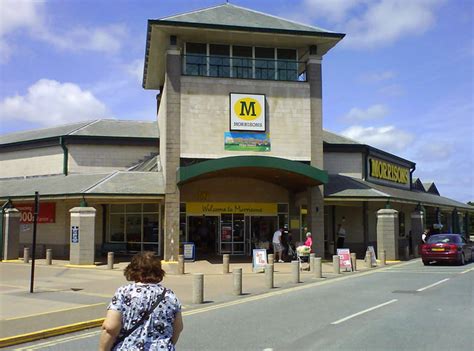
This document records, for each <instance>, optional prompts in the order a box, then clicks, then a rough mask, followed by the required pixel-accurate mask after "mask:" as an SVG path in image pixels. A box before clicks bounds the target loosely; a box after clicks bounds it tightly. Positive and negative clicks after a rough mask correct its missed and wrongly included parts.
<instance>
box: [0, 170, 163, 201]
mask: <svg viewBox="0 0 474 351" xmlns="http://www.w3.org/2000/svg"><path fill="white" fill-rule="evenodd" d="M35 191H38V192H39V194H40V196H44V197H54V196H73V195H83V194H89V195H92V194H95V195H110V196H114V195H137V196H138V195H163V194H164V181H163V175H162V173H160V172H126V171H116V172H112V173H102V174H71V175H68V176H64V175H55V176H44V177H29V178H10V179H4V180H0V198H2V199H6V198H8V197H12V198H15V197H32V196H34V193H35Z"/></svg>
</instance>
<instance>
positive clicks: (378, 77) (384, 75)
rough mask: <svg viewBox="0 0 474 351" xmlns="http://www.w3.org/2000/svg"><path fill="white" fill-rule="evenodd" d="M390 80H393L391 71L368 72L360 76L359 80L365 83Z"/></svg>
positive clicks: (393, 74)
mask: <svg viewBox="0 0 474 351" xmlns="http://www.w3.org/2000/svg"><path fill="white" fill-rule="evenodd" d="M392 78H395V72H393V71H383V72H370V73H365V74H362V75H361V76H360V80H361V81H363V82H367V83H378V82H383V81H386V80H391V79H392Z"/></svg>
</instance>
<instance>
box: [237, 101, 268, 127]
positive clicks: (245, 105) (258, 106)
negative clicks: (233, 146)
mask: <svg viewBox="0 0 474 351" xmlns="http://www.w3.org/2000/svg"><path fill="white" fill-rule="evenodd" d="M229 110H230V111H229V112H230V130H231V131H236V130H237V131H247V132H264V131H265V130H266V127H265V95H254V94H235V93H231V94H230V108H229Z"/></svg>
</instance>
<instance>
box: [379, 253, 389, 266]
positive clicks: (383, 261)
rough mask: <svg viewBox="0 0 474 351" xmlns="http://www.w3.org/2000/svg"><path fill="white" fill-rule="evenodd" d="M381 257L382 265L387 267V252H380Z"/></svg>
mask: <svg viewBox="0 0 474 351" xmlns="http://www.w3.org/2000/svg"><path fill="white" fill-rule="evenodd" d="M379 256H380V265H381V266H385V265H386V264H387V261H386V259H385V250H382V251H380V253H379Z"/></svg>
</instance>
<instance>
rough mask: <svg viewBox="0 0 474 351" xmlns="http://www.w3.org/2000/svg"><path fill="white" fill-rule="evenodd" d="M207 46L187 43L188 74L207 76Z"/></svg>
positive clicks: (186, 67)
mask: <svg viewBox="0 0 474 351" xmlns="http://www.w3.org/2000/svg"><path fill="white" fill-rule="evenodd" d="M206 55H207V45H206V44H200V43H186V66H185V69H186V71H185V72H186V74H187V75H191V76H207V57H206Z"/></svg>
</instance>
